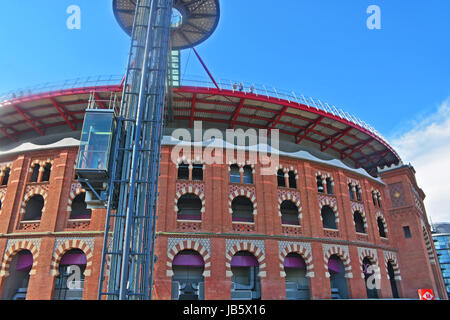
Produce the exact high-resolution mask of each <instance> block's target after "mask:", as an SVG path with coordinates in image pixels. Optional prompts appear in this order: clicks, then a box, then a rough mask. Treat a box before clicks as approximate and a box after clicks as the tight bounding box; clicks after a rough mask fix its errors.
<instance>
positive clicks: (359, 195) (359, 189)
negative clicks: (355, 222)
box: [355, 186, 362, 201]
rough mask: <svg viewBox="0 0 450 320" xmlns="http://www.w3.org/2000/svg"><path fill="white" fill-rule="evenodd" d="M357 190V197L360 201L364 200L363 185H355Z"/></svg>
mask: <svg viewBox="0 0 450 320" xmlns="http://www.w3.org/2000/svg"><path fill="white" fill-rule="evenodd" d="M355 190H356V199H357V200H358V201H362V197H361V187H360V186H356V187H355Z"/></svg>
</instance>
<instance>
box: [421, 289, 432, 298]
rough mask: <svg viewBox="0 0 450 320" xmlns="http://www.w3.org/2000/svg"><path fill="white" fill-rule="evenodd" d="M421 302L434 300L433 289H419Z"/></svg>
mask: <svg viewBox="0 0 450 320" xmlns="http://www.w3.org/2000/svg"><path fill="white" fill-rule="evenodd" d="M419 298H420V300H434V294H433V290H432V289H419Z"/></svg>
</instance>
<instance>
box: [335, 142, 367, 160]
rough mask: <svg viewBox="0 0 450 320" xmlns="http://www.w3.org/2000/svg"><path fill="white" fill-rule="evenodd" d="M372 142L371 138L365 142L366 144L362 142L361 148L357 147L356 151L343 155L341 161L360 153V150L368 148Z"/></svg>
mask: <svg viewBox="0 0 450 320" xmlns="http://www.w3.org/2000/svg"><path fill="white" fill-rule="evenodd" d="M373 141H375V140H374V139H373V138H370V139H369V140H367V141H366V142H364V143H363V144H362V145H361V146H359V147H357V148H356V149H353V151H352V152H350V153H349V154H345V155H344V156H343V157H342V160H345V159H347V158H348V157H350V156H352V155H354V154H355V153H356V152H358V151H360V150H361V149H362V148H364V147H366V146H368V145H369V144H370V143H372V142H373Z"/></svg>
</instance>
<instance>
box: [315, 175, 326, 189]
mask: <svg viewBox="0 0 450 320" xmlns="http://www.w3.org/2000/svg"><path fill="white" fill-rule="evenodd" d="M316 180H317V191H318V192H325V190H324V187H323V183H322V177H321V176H317V177H316Z"/></svg>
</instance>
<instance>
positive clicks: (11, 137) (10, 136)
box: [0, 128, 17, 142]
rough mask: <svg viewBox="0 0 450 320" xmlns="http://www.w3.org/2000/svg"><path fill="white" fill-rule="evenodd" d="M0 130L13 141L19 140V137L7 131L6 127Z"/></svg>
mask: <svg viewBox="0 0 450 320" xmlns="http://www.w3.org/2000/svg"><path fill="white" fill-rule="evenodd" d="M0 132H1V133H3V134H4V135H5V136H7V137H8V138H10V139H11V140H12V141H14V142H15V141H17V138H15V137H13V136H12V135H10V134H9V133H8V132H6V129H3V128H0Z"/></svg>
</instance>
